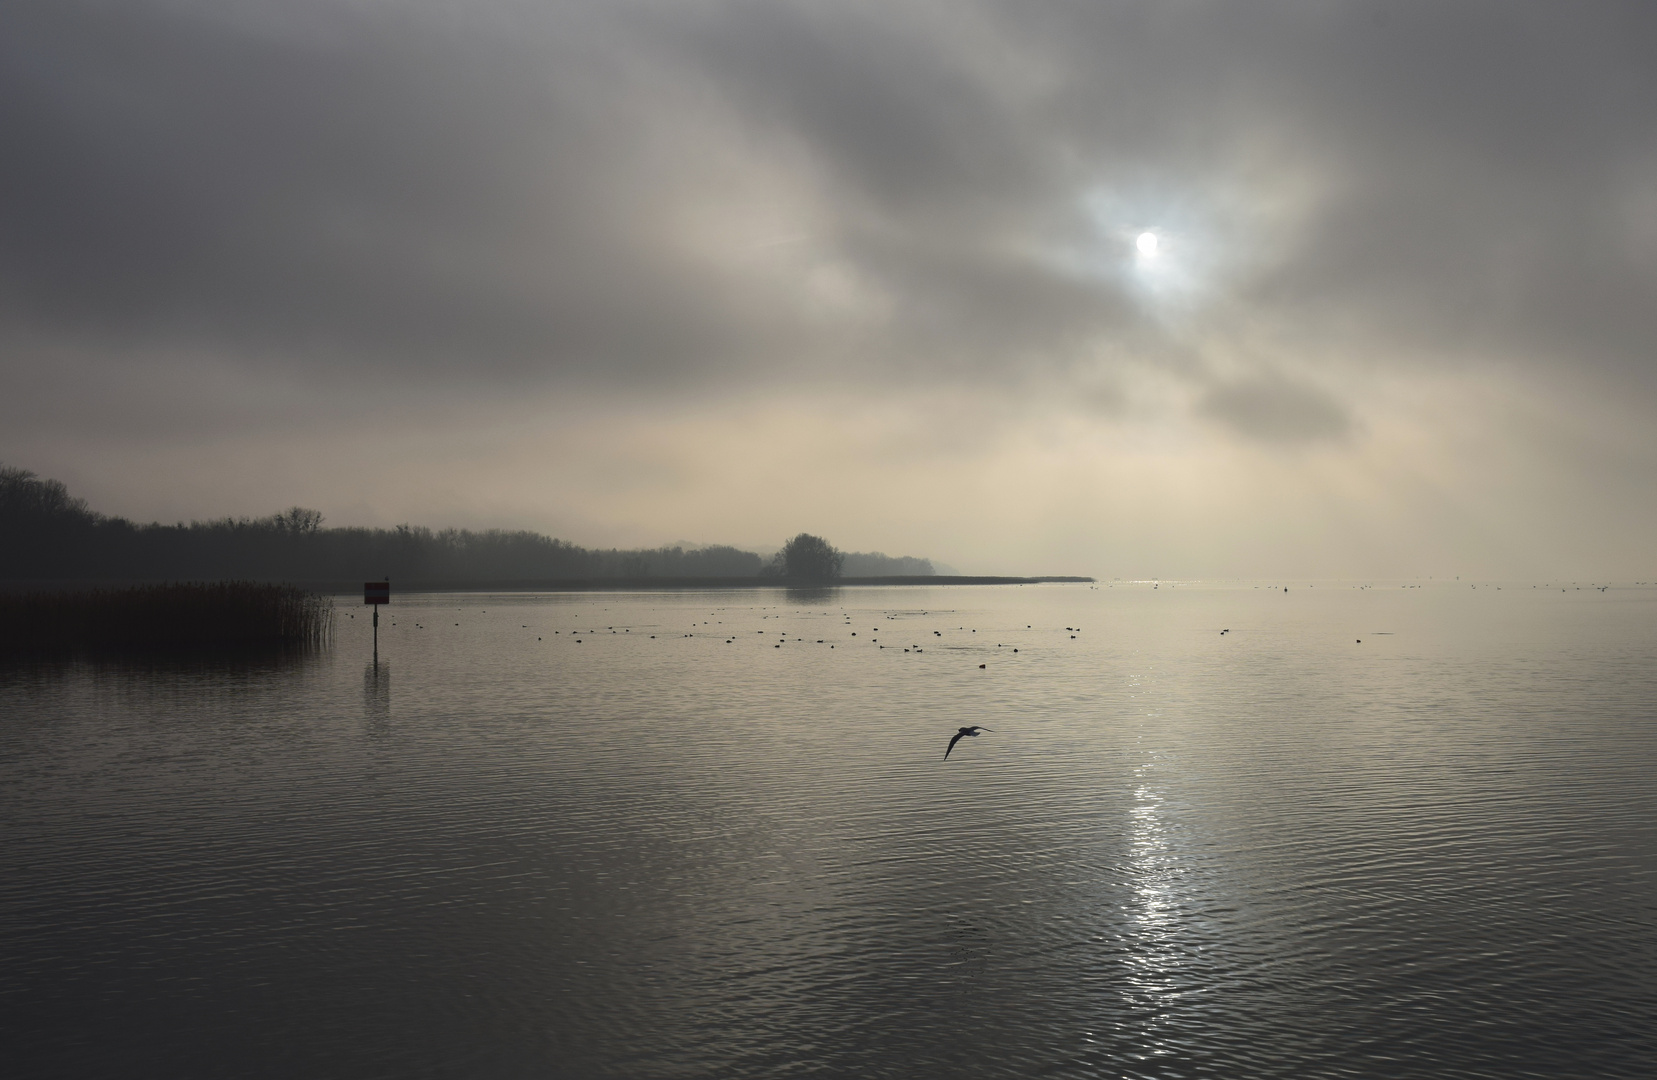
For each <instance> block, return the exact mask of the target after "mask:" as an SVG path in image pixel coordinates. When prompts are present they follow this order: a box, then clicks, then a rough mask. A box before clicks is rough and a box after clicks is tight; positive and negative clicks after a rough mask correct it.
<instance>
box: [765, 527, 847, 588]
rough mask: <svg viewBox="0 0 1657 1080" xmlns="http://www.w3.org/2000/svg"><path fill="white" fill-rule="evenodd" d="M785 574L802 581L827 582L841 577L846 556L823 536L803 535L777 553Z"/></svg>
mask: <svg viewBox="0 0 1657 1080" xmlns="http://www.w3.org/2000/svg"><path fill="white" fill-rule="evenodd" d="M777 557H778V558H779V559H780V560H781V562H782V567H783V573H784V574H785V575H787V576H788V577H791V578H796V579H798V580H801V581H827V580H829V579H830V578H837V577H839V576H840V566H841V564H842V563H843V562H844V561H845V558H846V557H845V556H844V555H843V554H841V553H840V552H839V551H836V550H835V548H834V545H833V544H830V543H829V542H828V541H827V540H824V539H823V538H822V537H821V536H812V535H811V534H810V533H801V534H800V535H798V536H796V537H795V538H794V539H792V540H790V541H789V542H788V543H786V544H784V545H783V549H782V551H780V552H778V553H777Z"/></svg>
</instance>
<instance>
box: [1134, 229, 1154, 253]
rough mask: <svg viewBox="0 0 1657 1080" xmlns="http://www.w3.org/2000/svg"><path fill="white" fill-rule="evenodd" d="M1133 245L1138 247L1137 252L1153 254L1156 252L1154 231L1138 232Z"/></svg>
mask: <svg viewBox="0 0 1657 1080" xmlns="http://www.w3.org/2000/svg"><path fill="white" fill-rule="evenodd" d="M1134 246H1135V247H1137V248H1139V253H1140V254H1141V255H1155V254H1156V233H1151V232H1142V233H1140V234H1139V239H1137V240H1135V241H1134Z"/></svg>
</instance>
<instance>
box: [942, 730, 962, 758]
mask: <svg viewBox="0 0 1657 1080" xmlns="http://www.w3.org/2000/svg"><path fill="white" fill-rule="evenodd" d="M965 734H966V730H965V729H964V728H963V729H962V730H960V731H957V732H956V733H955V737H954V738H953V739H951V740H949V746H948V747H946V748H945V749H944V760H945V761H948V760H949V752H950V751H951V750H953V749H955V744H956V743H958V742H960V741H961V736H963V735H965Z"/></svg>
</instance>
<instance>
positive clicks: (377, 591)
mask: <svg viewBox="0 0 1657 1080" xmlns="http://www.w3.org/2000/svg"><path fill="white" fill-rule="evenodd" d="M362 602H363V603H365V604H373V605H374V662H375V663H376V664H378V663H379V662H380V605H381V604H389V603H391V579H390V578H386V579H385V580H384V581H365V582H363V584H362Z"/></svg>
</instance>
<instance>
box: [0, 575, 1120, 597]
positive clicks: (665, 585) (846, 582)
mask: <svg viewBox="0 0 1657 1080" xmlns="http://www.w3.org/2000/svg"><path fill="white" fill-rule="evenodd" d="M1095 580H1096V579H1095V578H1090V577H1076V576H1068V575H1048V576H1042V577H1003V576H966V575H946V574H932V575H916V576H911V577H845V578H832V579H828V580H824V581H801V580H795V579H790V578H775V577H764V578H762V577H734V578H715V577H691V578H681V577H637V578H559V579H547V580H524V579H508V580H500V581H418V582H411V583H408V584H404V583H402V582H399V581H397V580H395V579H393V580H392V582H391V587H392V592H393V594H394V595H395V594H398V593H404V594H407V593H439V592H640V591H652V590H656V591H660V590H667V591H694V590H697V589H706V590H730V589H834V588H840V587H842V586H850V587H857V588H865V587H870V586H881V585H888V586H890V585H1045V584H1053V583H1068V584H1079V583H1080V584H1085V583H1091V582H1093V581H1095ZM154 584H158V583H157V582H153V581H98V580H77V581H17V580H13V581H0V592H61V591H81V590H92V589H109V588H127V587H132V586H139V585H154ZM283 584H292V585H296V586H298V587H299V588H302V589H307V590H310V591H312V592H317V593H354V592H356V591H358V590H359V589H361V588H362V581H293V582H284V583H283Z"/></svg>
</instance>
